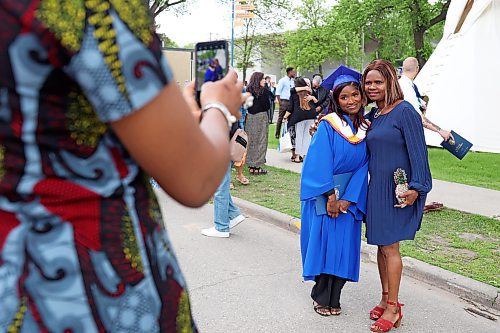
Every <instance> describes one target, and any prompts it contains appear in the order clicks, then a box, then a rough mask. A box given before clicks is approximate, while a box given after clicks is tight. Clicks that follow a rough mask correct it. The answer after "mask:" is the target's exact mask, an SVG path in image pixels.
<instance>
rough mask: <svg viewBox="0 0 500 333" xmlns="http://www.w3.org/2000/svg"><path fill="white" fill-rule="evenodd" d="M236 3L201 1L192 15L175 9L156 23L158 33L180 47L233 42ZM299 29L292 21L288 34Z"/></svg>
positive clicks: (199, 0) (194, 5)
mask: <svg viewBox="0 0 500 333" xmlns="http://www.w3.org/2000/svg"><path fill="white" fill-rule="evenodd" d="M291 1H292V3H294V4H295V5H297V4H300V3H301V1H300V0H291ZM333 2H334V1H333V0H326V1H325V3H333ZM231 4H232V2H231V1H230V0H228V1H227V5H223V4H221V3H220V1H217V0H197V1H196V2H195V4H193V5H191V6H189V7H188V11H189V13H187V14H184V15H178V16H176V15H175V14H174V13H175V6H174V7H173V9H172V10H171V11H168V12H164V13H162V14H160V15H159V16H158V17H157V19H156V23H157V24H159V25H160V28H159V29H158V32H160V33H165V34H166V35H167V36H168V37H169V38H170V39H172V40H173V41H174V42H176V43H177V44H178V45H179V46H180V47H183V46H185V45H187V44H190V43H196V42H201V41H209V40H217V39H229V38H231V9H232V6H231ZM294 28H296V24H295V22H293V21H290V22H289V24H288V26H287V27H286V29H287V30H290V29H294ZM238 29H241V28H235V33H236V34H235V36H238Z"/></svg>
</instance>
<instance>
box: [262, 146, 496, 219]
mask: <svg viewBox="0 0 500 333" xmlns="http://www.w3.org/2000/svg"><path fill="white" fill-rule="evenodd" d="M266 158H267V163H266V164H267V165H270V166H274V167H277V168H282V169H287V170H292V171H295V172H299V173H300V172H301V168H302V163H300V164H299V163H293V162H291V161H290V154H280V153H278V151H277V150H276V149H268V150H267V156H266ZM427 201H428V202H430V201H438V202H442V203H443V204H444V205H445V206H446V207H449V208H453V209H457V210H460V211H463V212H467V213H473V214H479V215H483V216H488V217H496V218H500V191H495V190H489V189H485V188H481V187H475V186H469V185H463V184H458V183H451V182H445V181H442V180H437V179H433V188H432V191H431V192H430V193H429V195H428V197H427Z"/></svg>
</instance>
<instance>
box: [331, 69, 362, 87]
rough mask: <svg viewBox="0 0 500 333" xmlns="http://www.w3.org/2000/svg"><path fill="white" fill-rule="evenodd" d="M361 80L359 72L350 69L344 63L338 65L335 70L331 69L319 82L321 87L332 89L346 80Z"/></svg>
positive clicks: (357, 81)
mask: <svg viewBox="0 0 500 333" xmlns="http://www.w3.org/2000/svg"><path fill="white" fill-rule="evenodd" d="M360 81H361V74H360V73H358V72H356V71H355V70H354V69H350V68H349V67H346V66H344V65H340V66H339V67H338V68H337V69H336V70H334V71H333V73H332V74H330V75H329V76H328V77H327V78H326V79H325V80H324V81H323V83H322V84H321V86H322V87H323V88H326V89H328V90H333V89H334V88H335V87H336V86H338V85H339V84H342V83H346V82H356V83H359V82H360Z"/></svg>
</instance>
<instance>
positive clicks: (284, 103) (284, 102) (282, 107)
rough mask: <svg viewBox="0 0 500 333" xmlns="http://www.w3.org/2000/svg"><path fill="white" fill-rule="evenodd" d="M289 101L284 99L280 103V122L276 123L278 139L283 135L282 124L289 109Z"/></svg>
mask: <svg viewBox="0 0 500 333" xmlns="http://www.w3.org/2000/svg"><path fill="white" fill-rule="evenodd" d="M288 103H289V101H288V100H287V99H282V100H281V102H280V110H279V113H278V120H277V121H276V138H279V137H280V135H281V124H282V123H283V117H284V116H285V113H286V110H287V109H288Z"/></svg>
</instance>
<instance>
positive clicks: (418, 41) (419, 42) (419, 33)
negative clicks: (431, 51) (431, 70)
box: [413, 28, 427, 68]
mask: <svg viewBox="0 0 500 333" xmlns="http://www.w3.org/2000/svg"><path fill="white" fill-rule="evenodd" d="M424 33H425V29H423V28H419V29H415V31H414V32H413V41H414V42H415V57H416V58H417V60H418V64H419V66H420V68H422V67H424V65H425V63H426V61H427V59H425V57H424Z"/></svg>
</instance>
